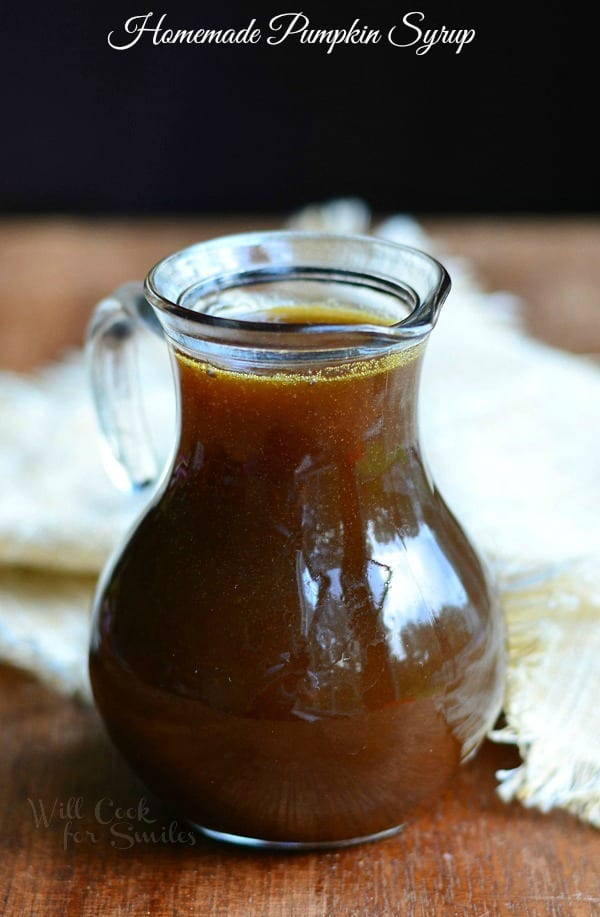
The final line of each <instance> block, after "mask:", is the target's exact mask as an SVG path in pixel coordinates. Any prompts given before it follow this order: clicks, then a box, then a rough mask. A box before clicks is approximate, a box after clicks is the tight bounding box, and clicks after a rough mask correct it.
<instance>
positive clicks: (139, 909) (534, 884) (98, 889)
mask: <svg viewBox="0 0 600 917" xmlns="http://www.w3.org/2000/svg"><path fill="white" fill-rule="evenodd" d="M279 222H280V221H279V220H278V219H276V218H268V217H265V218H260V219H259V218H255V219H248V218H233V217H232V218H228V219H227V220H225V219H217V218H210V219H209V218H207V219H204V220H186V221H183V220H176V219H172V220H169V221H165V220H161V221H135V220H129V221H122V220H120V221H111V220H102V221H92V220H75V219H44V220H33V219H18V220H17V219H13V220H8V219H5V220H4V221H3V222H1V223H0V289H1V295H0V366H2V367H3V368H10V369H15V370H18V371H23V370H29V369H32V368H34V367H35V366H37V365H39V364H40V363H42V362H45V361H47V360H49V359H55V358H58V357H59V356H60V355H61V353H62V352H63V351H64V349H65V348H66V347H69V346H76V345H78V344H79V343H80V341H81V337H82V334H83V331H84V328H85V325H86V322H87V320H88V317H89V313H90V310H91V308H92V306H93V304H94V302H95V301H96V300H97V299H98V298H100V297H101V296H102V295H103V294H104V293H106V292H107V291H109V290H110V289H111V288H112V287H114V286H116V285H117V284H119V283H121V282H123V281H125V280H129V279H132V278H136V277H140V278H141V277H142V276H143V275H144V274H145V272H146V271H147V269H148V268H149V267H150V266H151V265H152V264H153V263H154V262H155V261H156V260H158V259H159V258H160V257H161V256H162V255H164V254H165V253H168V252H169V251H172V250H174V249H175V248H177V247H179V246H182V245H184V244H188V243H191V242H193V241H196V240H199V239H202V238H207V237H209V236H212V235H215V234H222V233H224V232H230V231H238V230H243V229H250V228H255V227H267V226H269V227H276V226H278V225H279ZM428 225H429V227H430V228H431V230H432V232H434V233H435V234H436V235H437V236H438V237H440V238H443V239H444V240H445V242H446V244H447V247H448V250H451V251H453V252H455V253H459V254H464V255H466V256H468V257H469V258H470V259H471V260H472V262H473V263H474V265H475V266H476V268H477V270H478V271H479V275H480V279H481V280H482V282H483V283H484V285H485V286H486V287H488V288H490V289H498V288H501V289H508V290H511V291H513V292H516V293H518V294H519V295H521V296H522V297H523V298H524V299H525V300H526V301H527V322H528V327H529V328H530V330H531V331H532V333H535V334H537V335H539V336H540V337H542V338H545V339H547V340H549V341H551V342H552V343H554V344H556V345H559V346H564V347H566V348H568V349H571V350H574V351H576V352H580V353H593V352H596V353H598V352H600V292H599V291H600V258H599V255H600V222H599V221H594V220H591V219H588V220H582V219H569V220H560V221H559V220H554V221H548V220H542V219H533V218H532V219H527V220H500V219H491V218H487V219H483V218H482V219H476V220H474V219H469V220H467V219H456V220H449V219H445V220H436V221H433V220H430V221H428ZM0 724H1V732H0V742H1V744H0V749H1V750H0V912H1V913H3V914H7V915H13V914H14V915H26V914H32V915H54V914H67V915H70V914H82V915H96V914H101V915H104V914H118V915H121V914H123V915H130V914H134V915H138V914H152V915H155V914H156V915H163V914H165V915H168V914H177V915H179V914H181V915H183V914H201V915H244V917H245V915H250V917H253V915H261V917H263V915H264V917H279V915H284V917H288V915H289V917H296V915H298V917H313V915H327V917H329V915H336V917H337V915H411V917H412V915H415V917H429V915H437V914H441V915H460V917H462V915H469V917H471V915H473V917H475V915H477V917H484V915H485V917H488V915H489V917H493V915H504V914H510V915H525V917H530V915H531V917H533V915H536V917H537V915H553V917H554V915H599V914H600V835H599V834H598V832H596V831H594V830H593V829H591V828H589V827H587V826H585V825H583V824H581V823H580V822H578V821H576V820H575V819H574V818H572V817H571V816H568V815H566V814H564V813H561V812H553V813H549V814H545V815H543V814H541V813H538V812H536V811H533V810H527V809H525V808H523V807H521V806H520V805H518V804H512V805H505V804H504V803H502V802H501V801H500V800H499V798H498V797H497V795H496V793H495V782H496V781H495V777H494V774H495V771H496V770H497V769H499V768H505V767H512V766H515V765H516V764H517V763H518V756H517V754H516V752H515V751H514V750H513V749H510V748H505V747H498V746H493V745H491V744H489V743H488V744H486V745H485V746H484V748H483V749H482V751H481V752H480V754H479V755H478V756H477V758H476V759H475V760H474V761H473V762H471V763H470V764H469V765H467V766H466V767H465V768H463V769H462V771H461V772H460V774H459V776H458V778H457V779H456V781H455V783H454V785H453V786H452V788H451V790H450V791H449V792H448V793H447V794H446V795H445V796H444V797H443V798H441V799H440V800H439V801H438V802H437V803H435V804H434V805H433V806H431V807H430V808H429V809H427V810H425V811H421V812H419V813H417V814H416V815H415V818H414V819H413V820H412V822H411V823H410V824H409V825H407V826H406V828H405V829H404V831H403V832H402V833H400V834H399V835H397V836H396V837H394V838H391V839H388V840H386V841H380V842H378V843H374V844H370V845H362V846H360V847H355V848H349V849H346V850H340V851H332V852H326V853H322V852H321V853H302V854H277V853H265V852H258V851H252V850H241V849H237V848H233V847H229V846H226V845H219V844H216V843H213V842H210V841H208V840H204V839H202V838H200V837H198V836H197V835H190V833H189V831H188V829H187V826H185V825H183V824H181V823H180V824H176V823H175V817H174V815H173V813H171V812H169V811H166V810H165V809H164V808H163V807H162V806H161V805H160V803H159V802H157V801H156V800H154V799H153V798H152V797H150V796H149V794H148V793H147V791H146V790H145V789H144V787H143V786H142V785H141V784H140V783H139V782H138V780H137V778H136V777H135V776H134V775H133V774H132V773H131V771H130V770H129V769H128V767H127V766H126V765H125V764H124V763H123V762H122V760H121V759H120V757H119V756H118V754H117V753H116V752H115V751H114V750H113V748H112V746H111V745H110V743H109V741H108V740H107V738H106V737H105V734H104V731H103V729H102V726H101V724H100V722H99V719H98V716H97V714H96V712H95V711H94V710H93V709H89V708H87V707H85V706H83V705H81V704H78V703H76V702H74V701H68V700H64V699H63V698H60V697H58V696H56V695H55V694H53V693H52V692H51V691H49V690H47V689H46V688H44V687H42V686H40V685H39V684H38V683H37V682H36V681H35V680H34V679H33V678H30V677H29V676H27V675H24V674H22V673H20V672H17V671H16V670H13V669H11V668H10V667H8V666H4V667H1V666H0Z"/></svg>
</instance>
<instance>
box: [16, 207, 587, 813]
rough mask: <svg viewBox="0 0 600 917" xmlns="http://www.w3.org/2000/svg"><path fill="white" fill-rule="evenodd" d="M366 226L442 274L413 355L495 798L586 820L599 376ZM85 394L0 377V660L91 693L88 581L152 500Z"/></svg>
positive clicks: (509, 306) (385, 232) (324, 221)
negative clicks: (444, 288) (489, 681)
mask: <svg viewBox="0 0 600 917" xmlns="http://www.w3.org/2000/svg"><path fill="white" fill-rule="evenodd" d="M369 220H370V216H369V212H368V209H367V207H366V206H365V205H364V204H363V203H362V202H360V201H352V200H344V201H335V202H332V203H331V204H328V205H325V206H322V207H316V206H315V207H310V208H306V209H305V210H304V211H302V212H301V213H300V214H298V215H297V216H296V217H295V218H293V220H292V221H290V225H294V226H296V227H300V228H323V229H330V230H333V231H344V232H365V231H368V230H369V228H370V222H369ZM371 231H372V232H375V233H376V234H379V235H382V236H385V237H388V238H392V239H395V240H397V241H404V242H407V243H408V244H412V245H415V246H417V247H419V248H423V249H425V250H428V251H431V252H432V253H433V254H437V255H438V257H441V258H442V260H443V261H444V262H445V263H446V265H447V267H448V268H449V271H450V274H451V276H452V279H453V291H452V293H451V294H450V297H449V299H448V301H447V303H446V305H445V306H444V307H443V309H442V315H441V317H440V320H439V323H438V326H437V327H436V329H435V331H434V332H433V334H432V337H431V341H430V344H429V348H428V354H427V356H426V360H425V368H424V373H423V383H422V394H421V424H422V430H423V441H424V448H425V453H426V455H427V457H428V460H429V464H430V466H431V468H432V471H433V474H434V477H435V479H436V482H437V484H438V486H439V488H440V490H441V492H442V493H443V494H444V496H445V498H446V500H447V501H448V503H449V504H450V506H451V507H452V509H453V510H454V512H455V513H456V515H457V516H458V518H459V519H460V520H461V522H462V523H463V525H464V526H465V527H466V529H467V530H468V531H469V533H470V534H471V537H472V538H473V540H474V541H475V542H476V543H477V544H478V546H479V547H480V549H481V550H482V551H483V552H484V553H485V554H487V557H488V559H489V561H490V563H491V566H492V568H493V570H494V572H495V574H496V576H497V578H498V582H499V584H500V588H501V597H502V605H503V609H504V613H505V616H506V621H507V627H508V642H509V665H508V679H507V687H506V698H505V704H504V711H505V716H506V726H505V728H503V729H501V730H499V731H497V732H493V733H492V734H491V738H492V739H493V740H494V741H498V742H509V743H513V744H515V745H517V746H518V748H519V751H520V753H521V757H522V761H523V763H522V764H521V766H520V767H518V768H516V769H515V770H513V771H509V772H500V773H499V774H498V779H499V786H498V791H499V793H500V795H501V796H502V797H503V798H504V799H506V800H509V799H513V798H516V799H519V800H521V801H522V802H523V803H524V804H525V805H531V806H536V807H538V808H540V809H541V810H543V811H547V810H549V809H551V808H553V807H562V808H565V809H568V810H569V811H571V812H573V813H574V814H575V815H577V816H579V817H580V818H582V819H585V820H587V821H588V822H590V823H592V824H595V825H596V826H599V827H600V703H599V701H600V690H599V689H600V665H599V664H598V660H599V659H600V458H599V456H600V369H599V368H598V366H597V365H595V364H594V363H592V362H591V361H589V360H586V359H584V358H581V357H576V356H573V355H570V354H567V353H564V352H561V351H558V350H554V349H552V348H550V347H548V346H546V345H544V344H542V343H539V342H537V341H534V340H532V339H530V338H528V337H527V335H526V334H525V333H524V332H523V330H522V329H521V327H520V325H519V304H518V302H517V301H516V299H515V298H514V297H512V296H510V295H509V294H502V293H495V294H489V293H484V292H483V291H482V290H481V289H480V288H479V286H478V285H477V283H476V281H475V280H474V279H473V278H472V277H471V276H470V272H469V269H468V265H466V264H465V263H463V262H458V261H456V260H454V259H450V258H448V257H445V256H444V253H443V251H439V250H438V248H437V246H436V245H435V244H434V242H433V240H431V239H430V238H428V237H427V236H426V235H425V234H424V232H423V230H422V229H421V227H420V226H419V225H418V224H417V223H415V222H414V221H413V220H411V219H409V218H408V217H394V218H392V219H390V220H387V221H386V222H385V223H383V224H381V225H379V226H377V227H374V228H373V229H371ZM107 292H109V291H107ZM161 348H162V345H161V344H160V342H157V341H154V340H150V337H148V339H147V340H146V342H145V344H144V346H143V352H142V354H141V360H140V366H141V368H142V371H143V372H144V376H145V378H144V389H143V390H144V393H145V397H146V398H147V401H148V403H149V404H152V412H151V417H152V419H153V422H154V435H155V440H156V443H157V447H158V449H159V451H160V452H161V453H162V455H163V456H166V455H167V454H168V449H169V442H170V440H171V438H172V429H173V427H172V424H173V395H172V387H171V384H170V378H169V369H168V360H167V358H166V351H165V349H164V348H162V349H161ZM87 392H88V387H87V383H86V377H85V367H84V360H83V355H82V353H81V352H74V353H71V354H69V355H68V356H67V357H66V358H65V360H64V361H63V362H62V363H60V364H57V365H54V366H51V367H48V368H46V369H44V370H42V371H41V372H40V373H39V374H37V375H36V376H35V377H22V376H17V375H15V374H9V373H4V374H0V480H1V481H2V497H1V500H0V658H3V659H5V660H8V661H10V662H12V663H13V664H15V665H19V666H22V667H24V668H26V669H28V670H30V671H32V672H34V673H35V674H36V675H37V676H39V677H40V678H42V679H44V680H46V681H48V682H49V683H51V684H52V685H54V687H56V688H57V689H58V690H61V691H64V692H66V693H76V694H80V695H82V696H84V697H86V698H89V686H88V680H87V671H86V653H87V646H86V644H87V634H88V627H89V619H88V613H89V606H90V602H91V596H92V593H93V587H94V582H95V578H96V577H97V574H98V571H99V570H100V569H101V567H102V565H103V564H104V562H105V560H106V558H107V557H108V555H109V553H110V552H111V551H112V550H113V549H114V548H115V545H117V544H118V543H119V541H120V539H121V538H122V536H123V534H124V533H125V531H126V530H127V528H128V527H129V526H130V525H131V524H132V522H133V521H134V519H135V517H136V516H137V514H138V513H139V512H140V511H141V509H142V508H143V505H144V504H145V501H146V500H147V499H149V495H142V496H138V497H136V498H133V497H128V496H124V495H123V494H120V493H118V492H117V491H115V490H113V488H112V486H111V484H110V483H109V481H108V479H107V477H106V475H105V473H104V470H103V468H102V465H101V461H100V457H99V456H100V453H99V449H98V442H97V434H96V426H95V420H94V417H93V414H92V408H91V403H90V399H89V396H88V394H87Z"/></svg>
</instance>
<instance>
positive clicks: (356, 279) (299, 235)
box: [144, 229, 451, 343]
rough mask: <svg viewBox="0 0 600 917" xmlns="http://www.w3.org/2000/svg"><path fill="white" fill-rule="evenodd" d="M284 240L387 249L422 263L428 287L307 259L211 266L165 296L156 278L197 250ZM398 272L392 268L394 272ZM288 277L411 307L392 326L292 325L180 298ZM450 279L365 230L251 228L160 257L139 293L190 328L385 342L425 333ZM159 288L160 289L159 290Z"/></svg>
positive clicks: (429, 261) (405, 248)
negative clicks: (215, 311) (421, 290)
mask: <svg viewBox="0 0 600 917" xmlns="http://www.w3.org/2000/svg"><path fill="white" fill-rule="evenodd" d="M286 241H287V242H290V243H294V242H297V243H302V242H306V243H310V242H323V243H334V244H335V243H338V244H340V245H344V244H347V245H357V244H358V245H361V246H363V247H366V246H368V247H369V248H370V249H371V250H372V251H373V252H376V251H380V252H387V253H390V254H392V255H393V254H394V253H396V254H398V256H403V257H404V259H406V258H409V259H412V260H413V261H414V262H419V263H420V264H421V265H422V266H426V268H427V269H428V270H429V272H430V273H431V275H432V278H434V279H432V283H431V288H430V289H429V290H428V294H427V295H426V296H424V297H423V296H421V295H419V294H418V293H417V292H416V291H415V290H414V288H413V286H412V284H411V282H410V277H408V278H407V279H406V281H403V280H402V279H401V278H400V277H399V276H398V275H393V274H390V273H379V272H377V271H373V270H369V271H364V270H356V271H353V270H350V269H347V268H339V269H338V268H336V267H335V265H333V264H332V265H330V266H323V265H320V266H315V265H311V264H310V263H305V264H301V263H298V264H296V265H295V266H294V265H284V266H278V265H277V264H276V263H272V264H267V265H265V266H264V267H252V268H251V269H248V268H246V269H244V268H242V269H237V270H231V271H229V272H224V271H223V270H222V269H221V268H219V267H218V265H216V264H215V270H214V271H213V272H212V273H206V274H204V275H201V274H199V275H198V277H197V279H195V280H194V282H193V283H192V284H188V285H187V286H186V287H184V288H183V289H182V290H181V292H180V293H179V295H178V296H177V298H175V297H169V296H168V295H165V292H164V283H162V282H161V277H160V273H161V272H164V271H165V270H167V269H168V268H169V267H174V266H175V265H176V264H177V263H178V262H180V263H181V262H183V261H184V260H185V259H186V258H187V259H193V258H194V256H195V255H197V254H202V255H205V256H210V254H211V252H213V253H215V254H216V253H217V252H221V253H223V252H226V251H227V250H229V251H230V252H232V251H234V250H236V249H237V250H238V251H241V250H242V248H243V247H251V246H264V245H265V244H268V243H275V242H286ZM399 273H400V271H399V272H398V274H399ZM290 279H303V280H306V279H310V280H322V281H330V282H331V281H332V280H333V281H336V282H341V283H347V284H351V285H358V286H365V287H370V288H371V289H375V290H377V291H379V292H384V293H387V294H388V295H391V296H394V297H396V298H397V299H398V300H400V301H402V302H403V303H404V305H405V306H406V303H407V299H413V300H416V301H414V302H413V307H412V308H411V309H410V310H409V312H408V314H407V315H405V316H404V317H403V318H402V319H400V320H399V321H398V322H394V323H392V324H389V325H388V324H385V325H383V324H374V323H371V322H368V321H367V322H365V323H364V324H356V325H354V324H353V325H348V324H340V323H337V324H336V323H335V322H330V323H318V324H316V323H302V322H299V323H295V322H281V323H277V322H268V321H253V320H251V319H246V318H243V319H240V318H227V317H225V316H221V315H212V314H208V313H206V312H203V311H201V310H196V309H191V308H188V307H187V306H184V305H182V304H181V302H180V300H181V299H182V298H183V296H184V295H185V294H186V293H187V292H188V291H189V290H190V289H192V288H196V287H199V290H200V292H201V293H202V292H203V291H204V292H205V294H207V293H209V292H214V291H217V290H219V289H221V290H223V291H225V290H229V289H236V288H243V286H244V285H248V284H250V283H256V282H261V283H265V282H277V281H284V280H290ZM450 286H451V281H450V277H449V275H448V273H447V271H446V269H445V268H444V266H443V265H442V264H441V263H440V262H439V261H438V260H437V259H436V258H434V257H433V256H432V255H430V254H428V253H427V252H424V251H422V250H421V249H417V248H414V247H412V246H409V245H404V244H402V243H399V242H393V241H391V240H389V239H381V238H379V237H377V236H371V235H365V234H349V233H332V232H323V231H306V230H293V229H274V230H257V231H252V232H242V233H234V234H230V235H224V236H218V237H215V238H212V239H207V240H204V241H201V242H196V243H194V244H192V245H190V246H187V247H185V248H182V249H179V250H178V251H175V252H173V253H172V254H170V255H167V256H166V257H164V258H161V260H160V261H158V262H157V263H156V264H155V265H154V266H153V267H152V268H151V269H150V270H149V271H148V274H147V275H146V278H145V280H144V294H145V297H146V299H147V301H148V302H149V303H150V305H152V306H153V307H155V308H157V309H159V310H160V311H161V312H162V313H166V315H169V316H171V317H172V318H173V319H175V320H176V321H177V320H179V321H181V320H184V321H185V323H186V324H187V323H188V322H190V323H191V325H190V327H193V326H194V325H196V326H197V328H198V330H200V329H201V328H202V327H204V328H206V329H208V328H209V327H212V329H213V331H217V330H218V329H221V330H222V331H224V332H240V331H243V332H248V333H249V335H250V336H255V335H256V336H258V335H265V334H268V335H269V337H270V338H271V336H275V337H277V336H278V335H281V336H283V335H288V339H289V335H293V334H296V333H300V334H310V335H318V334H330V335H331V334H336V333H339V334H341V333H343V334H344V335H346V336H347V335H348V334H352V335H365V334H366V335H368V336H369V337H373V336H375V337H379V338H381V339H383V338H385V339H387V341H388V343H390V342H396V343H399V342H400V341H406V340H409V339H413V340H414V339H415V338H421V337H424V336H425V335H427V334H428V333H429V332H430V331H431V330H432V328H433V326H434V325H435V322H436V320H437V316H438V313H439V309H440V307H441V305H442V303H443V301H444V299H445V298H446V296H447V295H448V292H449V291H450ZM161 287H163V289H161Z"/></svg>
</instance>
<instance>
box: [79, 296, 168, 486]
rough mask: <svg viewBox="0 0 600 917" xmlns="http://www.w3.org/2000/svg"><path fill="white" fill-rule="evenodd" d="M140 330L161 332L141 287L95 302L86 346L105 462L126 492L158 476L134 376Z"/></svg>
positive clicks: (138, 386) (146, 483)
mask: <svg viewBox="0 0 600 917" xmlns="http://www.w3.org/2000/svg"><path fill="white" fill-rule="evenodd" d="M144 326H149V327H151V328H152V330H153V331H158V333H162V332H161V331H160V324H159V323H158V320H157V319H156V317H155V315H154V313H153V312H152V309H151V307H150V306H149V305H148V303H147V302H146V299H145V297H144V288H143V286H142V284H141V283H128V284H125V285H124V286H122V287H119V289H118V290H115V292H114V293H112V294H111V295H110V296H107V297H106V298H105V299H103V300H101V301H100V302H99V303H98V305H97V306H96V308H95V310H94V314H93V317H92V320H91V322H90V325H89V327H88V331H87V342H86V349H87V359H88V370H89V376H90V381H91V388H92V397H93V402H94V407H95V409H96V415H97V419H98V423H99V426H100V432H101V435H102V440H101V442H102V455H103V459H104V463H105V466H106V469H107V471H108V474H109V476H110V478H111V479H112V481H113V482H114V483H115V485H116V486H117V487H119V488H120V489H121V490H125V491H127V492H129V493H131V492H136V491H139V490H142V489H143V488H146V487H148V486H150V485H152V484H153V483H155V481H156V480H157V477H158V463H157V459H156V456H155V454H154V450H153V447H152V443H151V440H150V434H149V431H148V425H147V423H146V418H145V415H144V408H143V404H142V399H141V394H140V383H139V377H138V365H137V350H138V346H137V344H138V337H139V334H140V332H141V331H142V328H143V327H144Z"/></svg>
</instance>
